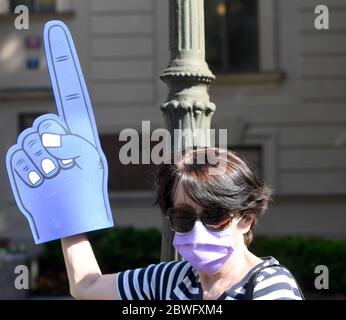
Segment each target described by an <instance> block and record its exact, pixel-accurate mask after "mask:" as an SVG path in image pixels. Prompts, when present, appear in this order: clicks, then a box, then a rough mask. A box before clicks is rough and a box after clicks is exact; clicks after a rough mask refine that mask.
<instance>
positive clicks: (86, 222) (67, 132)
mask: <svg viewBox="0 0 346 320" xmlns="http://www.w3.org/2000/svg"><path fill="white" fill-rule="evenodd" d="M44 47H45V53H46V59H47V64H48V70H49V75H50V79H51V84H52V88H53V93H54V97H55V102H56V106H57V112H58V115H55V114H47V115H43V116H41V117H39V118H37V119H36V120H35V121H34V123H33V126H32V128H29V129H26V130H24V131H23V132H22V133H21V134H20V135H19V137H18V140H17V144H15V145H14V146H12V147H11V148H10V149H9V150H8V152H7V156H6V166H7V171H8V175H9V179H10V183H11V187H12V190H13V194H14V197H15V200H16V202H17V205H18V207H19V209H20V211H21V212H22V213H23V214H24V215H25V217H26V218H27V220H28V221H29V224H30V227H31V231H32V234H33V237H34V240H35V243H36V244H38V243H44V242H47V241H51V240H55V239H60V238H64V237H67V236H71V235H75V234H80V233H84V232H88V231H92V230H98V229H103V228H108V227H112V226H113V219H112V214H111V209H110V205H109V199H108V192H107V179H108V166H107V161H106V158H105V156H104V153H103V151H102V149H101V145H100V140H99V136H98V133H97V127H96V123H95V119H94V115H93V111H92V106H91V102H90V98H89V94H88V91H87V88H86V84H85V81H84V77H83V74H82V70H81V67H80V64H79V60H78V57H77V53H76V50H75V47H74V44H73V40H72V37H71V34H70V32H69V30H68V29H67V27H66V25H65V24H63V23H62V22H61V21H50V22H48V23H47V24H46V25H45V27H44Z"/></svg>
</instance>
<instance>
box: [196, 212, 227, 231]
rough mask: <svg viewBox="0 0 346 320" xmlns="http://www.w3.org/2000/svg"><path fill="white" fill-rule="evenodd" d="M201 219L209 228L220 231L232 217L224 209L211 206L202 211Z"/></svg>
mask: <svg viewBox="0 0 346 320" xmlns="http://www.w3.org/2000/svg"><path fill="white" fill-rule="evenodd" d="M201 220H202V222H203V224H204V225H205V226H206V227H207V228H208V229H209V230H212V231H220V230H223V229H225V228H226V227H227V226H228V225H229V224H230V222H231V220H232V217H231V215H230V214H229V212H228V211H227V210H226V209H223V208H211V209H207V210H206V211H205V213H203V215H202V218H201Z"/></svg>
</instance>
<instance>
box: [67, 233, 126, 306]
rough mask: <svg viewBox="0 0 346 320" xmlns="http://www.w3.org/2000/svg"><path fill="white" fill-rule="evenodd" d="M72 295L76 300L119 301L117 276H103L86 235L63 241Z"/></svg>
mask: <svg viewBox="0 0 346 320" xmlns="http://www.w3.org/2000/svg"><path fill="white" fill-rule="evenodd" d="M61 245H62V250H63V254H64V259H65V265H66V270H67V275H68V279H69V284H70V293H71V295H72V296H73V297H74V298H76V299H85V300H101V299H102V300H118V299H119V295H118V293H117V290H116V285H115V274H107V275H102V273H101V270H100V267H99V265H98V263H97V261H96V258H95V255H94V252H93V250H92V248H91V245H90V242H89V240H88V239H87V237H86V236H85V235H77V236H73V237H69V238H64V239H61Z"/></svg>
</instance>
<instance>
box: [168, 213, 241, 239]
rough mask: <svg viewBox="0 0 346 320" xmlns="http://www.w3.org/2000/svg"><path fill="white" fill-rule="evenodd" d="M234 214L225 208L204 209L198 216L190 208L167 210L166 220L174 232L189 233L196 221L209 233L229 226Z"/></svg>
mask: <svg viewBox="0 0 346 320" xmlns="http://www.w3.org/2000/svg"><path fill="white" fill-rule="evenodd" d="M233 217H234V214H232V213H230V212H229V210H227V209H225V208H218V207H210V208H206V209H204V210H203V211H202V212H201V213H200V214H197V212H196V211H195V210H194V209H193V208H191V207H178V208H173V207H172V208H169V209H168V210H167V219H169V222H170V224H171V227H172V229H173V230H174V231H176V232H182V233H185V232H189V231H191V230H192V229H193V227H194V226H195V223H196V221H197V220H200V221H201V222H202V224H203V225H204V226H205V227H206V228H207V229H208V230H210V231H222V230H224V229H225V228H227V227H228V226H229V224H230V223H231V221H232V218H233Z"/></svg>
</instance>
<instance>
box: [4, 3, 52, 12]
mask: <svg viewBox="0 0 346 320" xmlns="http://www.w3.org/2000/svg"><path fill="white" fill-rule="evenodd" d="M19 5H25V6H27V7H28V9H29V12H31V13H51V12H55V0H11V12H14V9H15V8H16V7H17V6H19Z"/></svg>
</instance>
